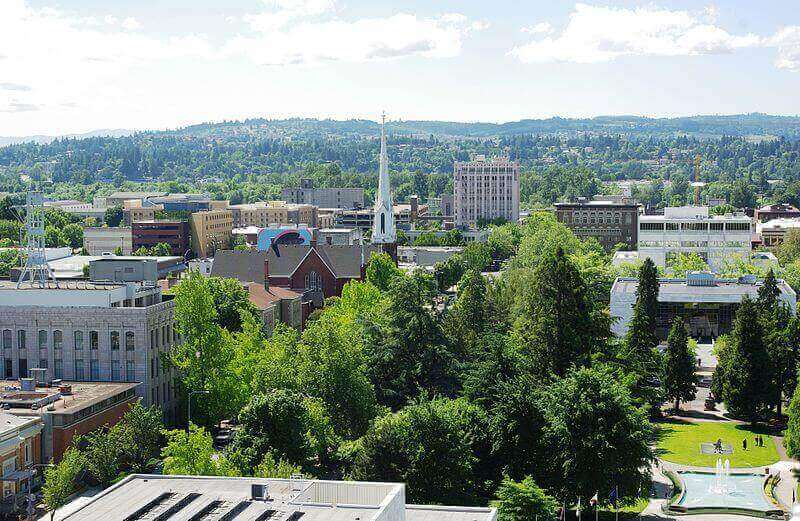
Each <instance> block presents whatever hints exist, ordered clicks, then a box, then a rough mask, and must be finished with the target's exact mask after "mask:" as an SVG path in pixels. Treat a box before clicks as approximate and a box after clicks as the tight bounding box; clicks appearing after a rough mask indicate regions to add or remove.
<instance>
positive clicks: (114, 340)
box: [3, 329, 136, 351]
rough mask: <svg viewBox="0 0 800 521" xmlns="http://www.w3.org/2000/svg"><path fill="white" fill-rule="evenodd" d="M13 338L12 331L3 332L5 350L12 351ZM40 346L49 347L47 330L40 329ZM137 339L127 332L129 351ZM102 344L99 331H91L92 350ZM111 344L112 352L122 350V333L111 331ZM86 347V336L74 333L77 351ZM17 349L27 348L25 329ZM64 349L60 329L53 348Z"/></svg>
mask: <svg viewBox="0 0 800 521" xmlns="http://www.w3.org/2000/svg"><path fill="white" fill-rule="evenodd" d="M12 338H13V333H12V331H11V330H10V329H4V330H3V348H4V349H11V347H12ZM37 340H38V346H39V349H46V348H47V347H48V332H47V330H45V329H40V330H39V334H38V338H37ZM135 340H136V337H135V334H134V332H133V331H126V332H125V349H126V350H128V351H133V350H134V349H135V346H136V341H135ZM99 344H100V333H99V332H97V331H89V347H90V348H91V349H97V348H98V347H99ZM109 344H110V345H111V349H112V350H118V349H119V348H120V332H119V331H111V332H110V333H109ZM83 346H84V336H83V331H75V332H74V333H73V347H74V348H75V349H76V350H81V349H83ZM17 347H18V348H19V349H26V348H27V331H26V330H24V329H20V330H19V331H17ZM62 347H64V333H63V332H62V331H61V330H60V329H56V330H54V331H53V348H54V349H61V348H62Z"/></svg>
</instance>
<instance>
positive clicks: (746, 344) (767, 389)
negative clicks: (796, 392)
mask: <svg viewBox="0 0 800 521" xmlns="http://www.w3.org/2000/svg"><path fill="white" fill-rule="evenodd" d="M730 342H731V344H730V347H729V350H730V351H729V352H728V353H727V355H726V356H727V357H728V360H727V361H726V364H725V365H726V367H725V372H724V381H723V382H722V400H723V401H724V402H725V406H726V407H727V409H728V411H729V412H730V413H731V414H733V415H734V416H736V417H739V418H742V419H745V420H748V421H750V422H756V421H759V420H762V419H764V417H765V416H766V414H767V411H768V409H769V406H770V404H771V403H772V401H773V397H774V394H773V393H774V391H773V390H772V389H773V387H774V386H773V378H772V376H773V369H772V367H771V364H770V360H769V354H768V353H767V348H766V346H765V345H764V331H763V329H762V325H761V321H760V320H759V316H758V305H757V304H756V302H754V301H753V300H751V299H750V298H749V297H745V298H744V299H742V302H741V304H740V305H739V309H738V310H737V312H736V318H735V319H734V325H733V331H732V332H731V334H730Z"/></svg>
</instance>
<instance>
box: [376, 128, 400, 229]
mask: <svg viewBox="0 0 800 521" xmlns="http://www.w3.org/2000/svg"><path fill="white" fill-rule="evenodd" d="M385 126H386V114H385V113H384V114H382V115H381V156H380V170H379V173H378V175H379V177H378V194H377V197H376V198H375V218H374V221H373V223H372V244H394V243H395V242H397V231H396V230H395V227H394V212H393V211H392V194H391V192H390V190H389V157H388V155H387V153H386V130H385Z"/></svg>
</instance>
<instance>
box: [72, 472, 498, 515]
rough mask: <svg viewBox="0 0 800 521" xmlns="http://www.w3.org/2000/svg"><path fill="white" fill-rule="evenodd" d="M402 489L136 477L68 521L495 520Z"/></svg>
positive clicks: (286, 481)
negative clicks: (256, 489)
mask: <svg viewBox="0 0 800 521" xmlns="http://www.w3.org/2000/svg"><path fill="white" fill-rule="evenodd" d="M252 485H266V487H267V499H254V498H253V497H252V495H251V494H252V493H251V487H252ZM404 498H405V486H404V485H403V484H400V483H365V482H355V481H323V480H310V479H261V478H225V477H214V476H159V475H146V474H133V475H131V476H128V477H127V478H125V479H124V480H122V481H121V482H119V483H117V484H116V485H114V486H112V487H110V488H108V489H106V490H104V491H103V492H101V493H100V494H98V495H97V496H95V497H94V498H92V499H91V500H89V501H88V502H86V504H85V505H83V506H82V507H80V508H79V509H77V510H75V511H74V512H72V513H71V514H68V515H67V516H66V517H64V520H65V521H90V520H91V521H94V520H97V519H154V518H158V519H160V520H164V521H188V520H191V519H209V520H211V519H214V520H220V519H226V520H228V519H231V520H232V519H235V520H237V521H265V520H269V521H296V520H297V519H300V518H302V519H303V521H355V520H363V521H368V520H370V519H375V518H376V517H377V516H378V515H381V516H382V519H385V521H404V520H409V521H493V520H494V519H495V518H496V511H495V510H494V509H491V508H471V507H428V506H416V505H408V506H406V507H405V509H404V510H405V514H403V513H402V509H400V511H399V512H398V511H396V510H395V509H393V508H388V507H390V506H394V505H396V504H397V502H398V501H403V500H404Z"/></svg>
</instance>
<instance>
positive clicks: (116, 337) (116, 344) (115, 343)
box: [111, 331, 119, 351]
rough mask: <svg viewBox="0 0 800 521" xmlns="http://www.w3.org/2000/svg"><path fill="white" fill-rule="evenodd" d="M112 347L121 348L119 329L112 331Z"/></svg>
mask: <svg viewBox="0 0 800 521" xmlns="http://www.w3.org/2000/svg"><path fill="white" fill-rule="evenodd" d="M111 349H112V350H114V351H117V350H119V331H112V332H111Z"/></svg>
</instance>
